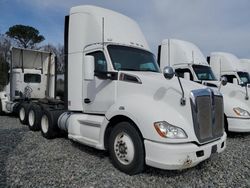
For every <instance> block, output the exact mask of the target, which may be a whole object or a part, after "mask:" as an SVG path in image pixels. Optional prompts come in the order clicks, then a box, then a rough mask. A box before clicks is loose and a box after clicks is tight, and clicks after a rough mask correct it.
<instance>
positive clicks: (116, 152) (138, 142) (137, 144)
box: [109, 122, 145, 175]
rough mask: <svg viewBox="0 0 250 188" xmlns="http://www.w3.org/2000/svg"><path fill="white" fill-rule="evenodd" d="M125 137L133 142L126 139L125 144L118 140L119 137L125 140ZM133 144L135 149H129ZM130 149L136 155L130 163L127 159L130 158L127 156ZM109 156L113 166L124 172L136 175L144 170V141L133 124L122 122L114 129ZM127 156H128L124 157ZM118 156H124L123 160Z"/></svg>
mask: <svg viewBox="0 0 250 188" xmlns="http://www.w3.org/2000/svg"><path fill="white" fill-rule="evenodd" d="M124 136H125V137H126V138H128V137H129V138H130V139H131V140H130V141H132V142H126V140H127V139H125V142H123V141H121V140H122V139H121V140H119V139H118V138H119V137H120V138H125V137H124ZM117 140H118V142H117ZM119 141H120V143H119ZM116 143H117V144H116ZM131 143H132V145H133V146H134V148H133V147H129V146H131ZM115 144H116V145H115ZM128 147H129V148H133V149H132V150H131V149H130V151H134V152H132V153H134V154H133V155H132V156H133V157H132V159H131V161H130V162H128V161H129V160H128V159H127V156H129V155H127V153H129V152H128V151H129V150H128ZM123 154H124V155H123ZM109 155H110V160H111V162H112V163H113V165H114V166H115V167H116V168H117V169H119V170H120V171H122V172H125V173H127V174H129V175H134V174H138V173H140V172H142V171H143V170H144V166H145V151H144V144H143V140H142V138H141V136H140V134H139V133H138V131H137V129H136V128H135V127H134V126H133V125H132V123H130V122H120V123H118V124H117V125H116V126H115V127H114V128H113V129H112V131H111V133H110V137H109ZM125 155H127V156H126V157H124V156H125ZM118 156H123V158H122V157H118ZM125 163H127V164H125Z"/></svg>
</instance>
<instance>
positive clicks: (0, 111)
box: [0, 99, 4, 116]
mask: <svg viewBox="0 0 250 188" xmlns="http://www.w3.org/2000/svg"><path fill="white" fill-rule="evenodd" d="M2 115H4V112H3V108H2V100H1V99H0V116H2Z"/></svg>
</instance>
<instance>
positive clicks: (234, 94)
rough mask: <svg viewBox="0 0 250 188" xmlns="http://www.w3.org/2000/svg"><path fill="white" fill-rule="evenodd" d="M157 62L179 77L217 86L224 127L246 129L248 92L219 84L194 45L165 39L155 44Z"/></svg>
mask: <svg viewBox="0 0 250 188" xmlns="http://www.w3.org/2000/svg"><path fill="white" fill-rule="evenodd" d="M158 63H159V64H160V67H161V68H162V69H163V67H165V66H172V67H174V68H175V71H176V73H177V74H178V75H179V76H180V77H183V78H185V79H188V80H192V81H194V82H197V83H200V84H203V85H207V86H210V87H211V88H218V89H219V90H220V92H221V93H222V94H223V98H224V113H225V129H226V130H227V131H232V132H250V113H249V112H250V101H249V100H248V99H247V98H248V92H246V90H245V89H244V88H243V87H241V86H238V85H234V84H231V83H227V85H225V86H222V85H221V82H220V81H218V80H217V79H216V77H215V76H214V73H213V70H212V69H211V67H210V65H209V64H208V62H207V60H206V58H205V57H204V55H203V54H202V52H201V51H200V49H199V48H198V47H197V46H196V45H194V44H192V43H190V42H187V41H183V40H177V39H165V40H163V41H162V43H161V45H160V46H159V50H158ZM218 89H214V90H218Z"/></svg>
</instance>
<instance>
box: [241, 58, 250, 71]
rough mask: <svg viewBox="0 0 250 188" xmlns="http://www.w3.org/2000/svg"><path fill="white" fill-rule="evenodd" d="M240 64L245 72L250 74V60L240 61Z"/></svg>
mask: <svg viewBox="0 0 250 188" xmlns="http://www.w3.org/2000/svg"><path fill="white" fill-rule="evenodd" d="M240 63H241V65H242V67H243V71H245V72H248V74H250V59H240Z"/></svg>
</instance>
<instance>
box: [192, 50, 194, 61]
mask: <svg viewBox="0 0 250 188" xmlns="http://www.w3.org/2000/svg"><path fill="white" fill-rule="evenodd" d="M192 64H194V50H192Z"/></svg>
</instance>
